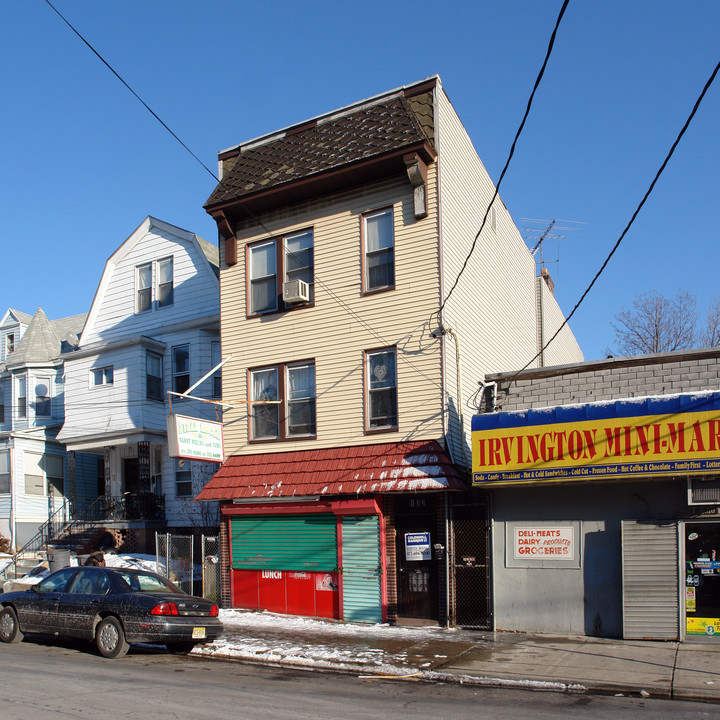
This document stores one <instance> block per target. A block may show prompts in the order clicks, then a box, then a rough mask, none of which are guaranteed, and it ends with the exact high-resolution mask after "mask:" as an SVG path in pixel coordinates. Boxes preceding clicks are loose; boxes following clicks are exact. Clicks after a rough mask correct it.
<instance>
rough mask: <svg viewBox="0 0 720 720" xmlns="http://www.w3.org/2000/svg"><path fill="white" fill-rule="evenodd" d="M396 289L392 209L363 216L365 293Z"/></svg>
mask: <svg viewBox="0 0 720 720" xmlns="http://www.w3.org/2000/svg"><path fill="white" fill-rule="evenodd" d="M393 287H395V231H394V221H393V210H392V208H386V209H385V210H378V211H376V212H371V213H366V214H365V215H363V291H364V292H372V291H373V290H385V289H388V288H393Z"/></svg>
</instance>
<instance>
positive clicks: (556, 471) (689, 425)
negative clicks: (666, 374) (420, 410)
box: [472, 392, 720, 486]
mask: <svg viewBox="0 0 720 720" xmlns="http://www.w3.org/2000/svg"><path fill="white" fill-rule="evenodd" d="M472 463H473V484H474V485H483V486H488V485H512V484H524V485H527V484H535V483H545V482H569V481H571V482H577V481H591V480H604V479H607V480H611V479H612V480H617V479H626V480H627V479H632V478H636V477H649V476H663V475H665V476H668V475H706V474H716V473H718V474H720V393H719V392H707V393H697V394H687V395H671V396H665V397H653V398H642V399H630V400H617V401H609V402H602V403H590V404H585V405H565V406H557V407H552V408H543V409H538V410H523V411H518V412H507V413H505V412H497V413H486V414H483V415H475V416H474V417H473V419H472Z"/></svg>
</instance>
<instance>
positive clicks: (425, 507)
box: [395, 497, 438, 620]
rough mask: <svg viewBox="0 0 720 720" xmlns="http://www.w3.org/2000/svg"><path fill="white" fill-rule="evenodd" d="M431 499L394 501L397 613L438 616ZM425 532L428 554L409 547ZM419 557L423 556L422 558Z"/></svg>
mask: <svg viewBox="0 0 720 720" xmlns="http://www.w3.org/2000/svg"><path fill="white" fill-rule="evenodd" d="M434 502H435V501H434V499H431V498H426V497H415V498H410V499H408V498H402V499H398V500H397V501H396V514H395V530H396V537H397V545H396V551H397V569H398V609H397V612H398V616H399V617H403V618H413V619H423V620H437V619H438V602H437V582H438V580H437V562H436V561H435V559H434V558H433V557H432V546H433V542H435V537H434V530H435V525H436V522H437V521H436V516H435V505H434ZM418 536H426V537H427V538H428V543H427V545H428V549H429V550H430V554H428V553H427V552H425V553H422V552H421V553H416V552H415V553H414V552H412V551H411V550H409V547H410V546H409V541H410V538H412V537H418ZM421 557H422V559H421Z"/></svg>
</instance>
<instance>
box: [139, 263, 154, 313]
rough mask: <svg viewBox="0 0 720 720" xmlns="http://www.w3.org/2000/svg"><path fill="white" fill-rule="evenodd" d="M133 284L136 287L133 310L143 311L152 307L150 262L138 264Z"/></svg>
mask: <svg viewBox="0 0 720 720" xmlns="http://www.w3.org/2000/svg"><path fill="white" fill-rule="evenodd" d="M135 286H136V288H137V299H136V301H135V312H139V313H141V312H145V311H146V310H149V309H150V308H151V307H152V263H147V264H146V265H138V267H137V268H136V278H135Z"/></svg>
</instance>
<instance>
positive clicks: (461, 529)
mask: <svg viewBox="0 0 720 720" xmlns="http://www.w3.org/2000/svg"><path fill="white" fill-rule="evenodd" d="M452 513H453V515H452V553H451V560H452V574H453V578H452V580H453V592H452V595H451V597H452V601H453V613H452V615H453V617H454V620H455V624H457V625H462V626H465V627H473V628H480V629H484V630H488V629H490V627H491V610H490V553H489V545H490V543H489V537H488V534H489V533H488V530H489V522H488V507H487V503H484V502H469V503H455V504H453V508H452Z"/></svg>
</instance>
